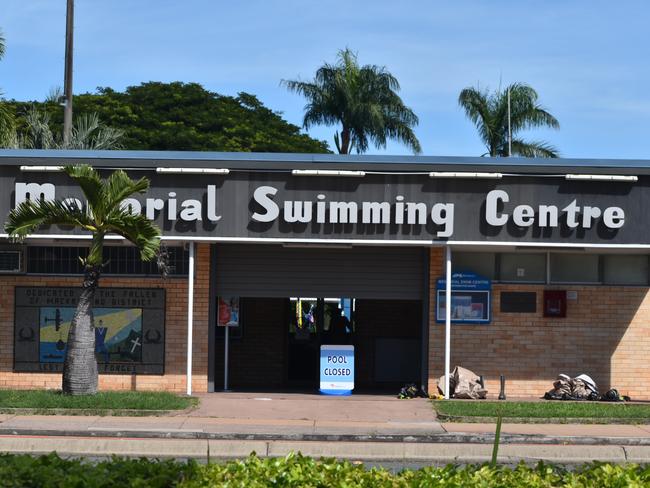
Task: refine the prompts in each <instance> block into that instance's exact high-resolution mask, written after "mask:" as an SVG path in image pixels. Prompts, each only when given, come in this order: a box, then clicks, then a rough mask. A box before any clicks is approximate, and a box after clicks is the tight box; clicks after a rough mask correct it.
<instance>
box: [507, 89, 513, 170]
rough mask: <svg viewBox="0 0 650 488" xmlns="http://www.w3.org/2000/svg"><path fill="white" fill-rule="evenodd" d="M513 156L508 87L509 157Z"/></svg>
mask: <svg viewBox="0 0 650 488" xmlns="http://www.w3.org/2000/svg"><path fill="white" fill-rule="evenodd" d="M510 156H512V128H511V127H510V87H508V157H510Z"/></svg>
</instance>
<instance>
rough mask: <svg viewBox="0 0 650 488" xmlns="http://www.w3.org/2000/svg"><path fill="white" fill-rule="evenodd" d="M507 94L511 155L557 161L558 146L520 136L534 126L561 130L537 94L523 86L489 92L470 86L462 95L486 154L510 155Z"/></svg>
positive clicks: (493, 155)
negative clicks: (519, 134) (523, 138)
mask: <svg viewBox="0 0 650 488" xmlns="http://www.w3.org/2000/svg"><path fill="white" fill-rule="evenodd" d="M508 92H510V127H511V132H512V154H514V155H519V156H523V157H541V158H557V157H558V151H557V149H556V148H555V147H553V146H551V145H550V144H548V143H546V142H543V141H524V140H522V139H520V138H519V137H518V136H517V134H518V133H519V132H520V131H522V130H525V129H530V128H534V127H551V128H553V129H558V128H559V127H560V123H559V122H558V121H557V119H556V118H555V117H553V115H551V114H550V113H549V112H548V111H547V110H546V109H545V108H543V107H542V106H541V105H539V103H538V101H537V100H538V98H539V96H538V95H537V92H536V91H535V90H534V89H533V88H531V87H530V86H528V85H526V84H524V83H513V84H512V85H510V86H508V87H506V88H505V89H503V90H501V89H499V90H496V91H494V92H490V91H488V90H480V89H479V88H474V87H469V88H465V89H464V90H462V91H461V92H460V95H459V97H458V103H459V105H460V106H461V107H462V108H463V109H464V110H465V114H466V115H467V117H468V118H469V119H470V120H471V121H472V122H473V123H474V125H475V126H476V129H477V130H478V133H479V136H480V137H481V140H482V141H483V143H484V144H485V147H486V148H487V152H486V153H485V154H484V155H487V156H492V157H496V156H508V155H509V154H508Z"/></svg>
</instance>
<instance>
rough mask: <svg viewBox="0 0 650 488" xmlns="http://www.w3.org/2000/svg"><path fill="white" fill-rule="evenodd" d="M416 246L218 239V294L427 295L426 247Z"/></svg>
mask: <svg viewBox="0 0 650 488" xmlns="http://www.w3.org/2000/svg"><path fill="white" fill-rule="evenodd" d="M426 251H428V250H427V249H423V248H414V247H369V246H368V247H352V248H347V249H340V248H296V247H282V246H278V245H268V244H262V245H250V244H238V245H215V247H214V249H213V252H214V253H215V260H214V261H213V263H214V264H215V266H214V269H213V270H212V272H213V273H216V275H215V281H214V282H215V283H216V284H217V294H219V295H235V296H244V297H245V296H248V297H289V296H303V297H305V296H313V297H326V296H332V297H355V298H383V299H417V300H420V299H422V296H423V286H424V280H425V276H426V275H425V273H426V261H425V252H426Z"/></svg>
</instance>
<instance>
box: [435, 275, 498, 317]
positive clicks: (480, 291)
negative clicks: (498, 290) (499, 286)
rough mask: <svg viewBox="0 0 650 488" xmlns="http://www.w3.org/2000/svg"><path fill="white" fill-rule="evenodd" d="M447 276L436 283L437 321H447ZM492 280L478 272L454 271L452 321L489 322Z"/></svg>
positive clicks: (452, 281)
mask: <svg viewBox="0 0 650 488" xmlns="http://www.w3.org/2000/svg"><path fill="white" fill-rule="evenodd" d="M445 288H446V280H445V278H439V279H438V281H437V284H436V291H437V294H436V298H437V299H436V322H439V323H440V322H444V321H445V313H446V300H445ZM491 304H492V282H491V281H490V280H488V279H487V278H484V277H482V276H479V275H477V274H476V273H452V275H451V322H452V323H455V324H489V323H490V320H491V314H492V311H491Z"/></svg>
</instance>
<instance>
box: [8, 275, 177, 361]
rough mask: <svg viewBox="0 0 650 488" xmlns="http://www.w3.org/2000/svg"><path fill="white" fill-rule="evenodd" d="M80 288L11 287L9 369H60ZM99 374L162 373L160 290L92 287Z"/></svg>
mask: <svg viewBox="0 0 650 488" xmlns="http://www.w3.org/2000/svg"><path fill="white" fill-rule="evenodd" d="M80 293H81V290H80V289H78V288H50V287H16V289H15V294H16V302H15V303H16V313H15V326H14V351H15V355H14V370H15V371H52V372H57V371H62V370H63V362H64V360H65V355H66V351H67V348H68V345H67V339H68V332H69V331H70V326H71V323H72V319H73V317H74V313H75V310H76V305H77V301H78V299H79V295H80ZM93 314H94V318H95V356H96V358H97V367H98V370H99V372H100V373H116V374H119V373H136V374H163V373H164V359H165V290H163V289H160V288H151V289H134V288H98V289H97V291H96V292H95V300H94V306H93Z"/></svg>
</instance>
